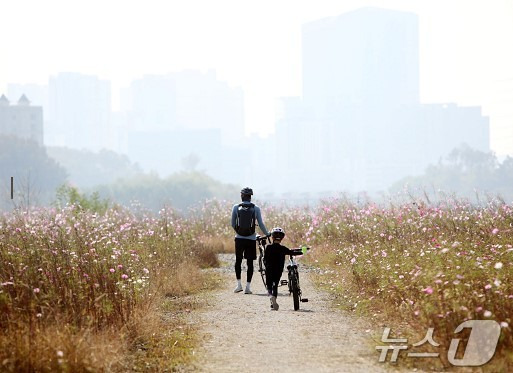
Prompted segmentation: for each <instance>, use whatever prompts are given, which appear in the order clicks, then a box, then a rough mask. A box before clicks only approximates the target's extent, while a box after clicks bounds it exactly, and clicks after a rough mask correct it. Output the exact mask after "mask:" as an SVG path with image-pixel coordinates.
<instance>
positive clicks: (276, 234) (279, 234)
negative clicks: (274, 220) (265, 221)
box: [271, 227, 285, 240]
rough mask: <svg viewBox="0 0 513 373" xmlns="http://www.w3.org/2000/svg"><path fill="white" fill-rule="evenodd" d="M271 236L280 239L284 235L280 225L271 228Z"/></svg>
mask: <svg viewBox="0 0 513 373" xmlns="http://www.w3.org/2000/svg"><path fill="white" fill-rule="evenodd" d="M271 236H272V237H273V238H277V239H280V240H282V239H283V237H285V231H284V230H283V229H282V228H280V227H275V228H273V229H272V230H271Z"/></svg>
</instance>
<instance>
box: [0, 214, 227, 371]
mask: <svg viewBox="0 0 513 373" xmlns="http://www.w3.org/2000/svg"><path fill="white" fill-rule="evenodd" d="M187 224H188V222H187V221H186V220H185V219H183V218H181V217H179V216H177V215H176V214H175V213H174V212H173V211H170V210H163V211H161V212H160V213H159V216H157V217H155V216H152V215H150V214H147V213H145V212H144V211H139V212H138V213H132V212H129V211H128V210H124V209H121V208H114V209H109V210H107V211H106V212H105V214H103V215H99V214H93V213H91V212H87V211H85V210H83V209H79V208H77V207H76V206H73V205H71V206H67V207H66V208H64V209H59V210H57V209H53V210H32V211H30V212H16V213H13V214H9V215H4V216H3V217H2V218H0V311H1V312H0V329H1V331H2V333H1V334H0V370H2V371H28V372H30V371H41V372H50V371H52V372H53V371H63V372H85V371H127V370H144V371H162V370H167V369H171V368H172V367H173V366H176V365H177V364H184V363H185V362H186V361H187V359H190V350H191V346H192V345H193V343H194V341H195V340H194V337H193V335H194V333H193V331H192V330H191V329H190V328H188V327H187V326H186V323H185V321H184V319H183V318H181V317H170V315H172V314H173V313H174V314H176V315H180V314H182V313H183V311H182V306H183V308H184V309H189V310H190V309H191V307H192V305H184V304H182V303H180V302H181V301H182V300H183V298H184V297H186V296H188V295H191V294H195V293H198V292H200V291H203V290H205V289H208V288H210V287H211V286H213V284H215V283H216V281H215V279H214V278H213V277H212V276H210V275H206V274H203V273H202V272H201V271H200V268H205V267H208V266H215V265H217V264H218V263H217V258H216V257H215V252H214V250H213V249H212V248H211V247H209V246H207V245H205V244H203V243H201V242H200V241H198V240H197V239H196V238H195V237H196V235H197V233H198V232H195V231H194V230H190V229H189V226H188V225H187ZM170 297H173V298H174V299H178V300H177V301H175V304H179V305H180V306H179V307H176V306H175V307H173V308H166V307H164V306H162V305H163V304H166V302H165V300H166V299H168V298H170Z"/></svg>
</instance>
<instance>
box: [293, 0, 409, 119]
mask: <svg viewBox="0 0 513 373" xmlns="http://www.w3.org/2000/svg"><path fill="white" fill-rule="evenodd" d="M418 39H419V37H418V17H417V15H415V14H413V13H407V12H398V11H393V10H385V9H376V8H363V9H358V10H355V11H353V12H349V13H345V14H342V15H340V16H338V17H332V18H326V19H321V20H319V21H315V22H311V23H308V24H306V25H304V26H303V98H304V100H305V102H306V103H307V104H308V105H313V106H314V107H315V109H316V110H317V111H318V112H319V111H320V113H321V114H323V109H327V108H329V107H332V106H335V105H366V106H369V105H371V106H383V107H385V106H386V107H389V106H398V105H405V104H406V105H408V104H414V103H417V102H418V101H419V47H418V43H419V42H418Z"/></svg>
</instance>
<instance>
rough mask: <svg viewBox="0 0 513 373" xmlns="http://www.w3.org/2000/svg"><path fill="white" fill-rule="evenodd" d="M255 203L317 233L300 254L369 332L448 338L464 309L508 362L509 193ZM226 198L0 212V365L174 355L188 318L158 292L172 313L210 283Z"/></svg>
mask: <svg viewBox="0 0 513 373" xmlns="http://www.w3.org/2000/svg"><path fill="white" fill-rule="evenodd" d="M261 207H262V211H263V217H264V222H265V223H266V225H267V228H268V229H270V228H271V227H273V226H281V227H283V228H284V229H285V231H286V232H287V236H286V239H285V241H284V244H285V245H287V246H289V247H295V246H299V245H300V244H302V243H306V244H308V245H309V246H310V247H312V250H311V252H310V253H309V254H308V255H307V257H306V258H305V259H303V260H306V261H308V263H310V264H311V265H314V266H316V267H317V268H318V271H317V273H318V275H317V276H316V279H317V280H316V281H317V282H318V283H319V284H320V286H322V287H323V288H325V289H327V290H328V291H329V292H331V293H332V294H333V295H334V296H335V299H336V304H339V305H340V307H341V308H343V309H344V310H346V312H353V313H355V314H356V315H360V316H363V317H365V318H366V319H368V320H373V321H375V323H376V326H377V327H376V330H375V332H376V333H379V332H382V329H383V328H381V330H379V328H378V325H379V327H381V326H384V325H386V326H389V327H392V330H393V333H394V334H395V335H403V336H409V337H412V338H413V337H415V338H419V339H420V338H422V337H423V336H424V335H425V333H426V330H427V328H429V327H433V328H434V330H435V332H434V339H435V340H436V342H438V343H440V349H445V350H447V346H448V345H449V343H450V341H451V339H452V338H454V330H455V328H456V326H458V325H459V324H461V323H462V322H463V321H466V320H474V319H478V320H479V319H484V320H486V319H490V320H496V321H497V322H498V323H499V324H500V326H501V331H502V332H501V338H500V343H499V345H498V350H497V354H496V357H495V359H494V364H495V365H494V366H495V367H499V368H498V369H499V370H501V369H502V368H504V367H506V366H509V365H511V364H513V357H512V355H511V352H510V351H512V348H513V336H512V333H511V325H512V320H511V318H512V315H513V284H512V282H511V279H512V278H513V265H512V264H513V206H511V205H507V204H505V203H503V202H500V201H491V202H489V203H488V204H487V205H484V206H475V205H472V204H470V203H467V202H465V201H462V200H452V199H446V200H444V201H440V202H437V203H436V204H434V203H433V204H431V203H423V202H420V201H416V202H410V203H396V204H392V203H391V204H389V205H387V206H382V205H378V204H374V203H370V202H366V203H363V204H362V203H360V204H358V203H353V202H351V201H348V200H338V199H333V200H327V201H324V202H323V203H321V204H319V205H318V206H315V207H311V208H300V207H287V206H285V205H283V206H277V205H273V206H271V205H265V204H264V205H262V206H261ZM230 211H231V204H230V203H229V202H221V201H216V200H213V201H207V202H205V203H203V204H200V205H199V206H198V207H197V208H195V209H191V210H190V211H188V213H187V215H186V216H179V215H178V214H176V213H175V212H173V211H172V210H162V211H160V212H159V214H158V215H152V214H149V213H146V212H145V211H143V210H135V212H134V210H133V209H132V210H128V209H123V208H111V209H108V210H107V211H106V212H105V213H104V214H95V213H92V212H88V211H84V210H82V209H80V208H78V207H77V206H67V207H65V208H63V209H49V210H33V211H30V212H16V213H11V214H8V215H4V216H3V217H1V218H0V236H1V237H0V259H1V260H0V328H1V330H2V334H1V335H0V364H2V365H1V366H0V370H6V371H16V370H27V371H31V370H38V371H86V370H91V369H92V370H112V371H124V370H126V369H127V366H130V367H131V368H130V369H132V370H136V371H137V370H145V369H144V368H140V366H139V365H137V364H138V363H137V362H133V361H131V360H130V359H133V356H134V355H137V353H140V352H141V351H143V352H144V351H145V352H144V353H145V354H146V355H145V356H148V354H150V355H151V354H153V355H151V356H153V357H152V359H153V358H155V356H157V357H159V358H161V357H162V356H164V355H166V356H167V355H169V356H171V355H172V354H171V352H172V353H175V355H172V357H170V358H172V359H179V358H180V353H184V352H183V351H184V350H186V349H187V346H189V345H190V344H191V343H193V342H192V341H191V339H190V338H189V335H188V331H187V330H186V329H185V327H184V325H183V324H180V323H179V322H178V323H175V324H171V325H169V324H166V325H165V326H163V324H162V320H161V318H160V317H159V316H158V315H159V314H162V309H161V305H162V304H164V305H167V306H169V307H170V308H169V309H167V310H164V312H168V314H169V315H175V314H178V313H179V311H178V310H177V307H176V305H173V304H174V303H173V302H174V301H173V300H175V299H181V296H183V295H186V294H189V293H194V292H196V291H198V290H201V289H204V288H208V287H209V286H211V285H209V284H210V283H211V282H212V281H211V280H209V279H208V278H205V276H204V275H203V274H202V272H200V271H199V268H202V267H208V266H215V265H216V257H215V252H219V251H222V250H223V251H228V252H232V250H233V232H232V229H231V227H230V224H229V219H230ZM159 307H160V308H159ZM186 307H189V305H187V306H186ZM159 312H160V313H159ZM152 315H153V316H152ZM155 315H157V316H155ZM173 317H174V316H173ZM173 317H171V318H173ZM163 330H168V332H166V333H167V334H166V335H165V336H163V335H162V331H163ZM159 333H160V334H159ZM377 338H378V340H379V337H377ZM152 346H158V348H157V349H156V350H155V349H153V347H152ZM169 346H171V347H172V348H171V347H169ZM180 346H183V350H182V351H181V350H180V348H179V347H180ZM166 348H167V349H166ZM180 351H181V352H180ZM177 352H178V357H176V356H177V355H176V353H177ZM170 354H171V355H170ZM157 360H158V359H157ZM143 361H144V360H143ZM165 361H166V364H167V363H169V361H168V360H165ZM440 362H441V364H443V365H445V366H448V364H447V361H446V360H444V357H443V356H442V354H441V361H440ZM127 364H129V365H127ZM144 364H148V362H147V361H145V362H144ZM134 367H135V368H134ZM137 367H139V368H137ZM136 368H137V369H136ZM146 368H147V366H146ZM154 368H155V367H154ZM154 370H158V369H157V368H155V369H154Z"/></svg>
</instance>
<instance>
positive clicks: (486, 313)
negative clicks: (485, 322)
mask: <svg viewBox="0 0 513 373" xmlns="http://www.w3.org/2000/svg"><path fill="white" fill-rule="evenodd" d="M483 316H484V317H490V316H492V313H491V312H490V311H484V313H483Z"/></svg>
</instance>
